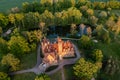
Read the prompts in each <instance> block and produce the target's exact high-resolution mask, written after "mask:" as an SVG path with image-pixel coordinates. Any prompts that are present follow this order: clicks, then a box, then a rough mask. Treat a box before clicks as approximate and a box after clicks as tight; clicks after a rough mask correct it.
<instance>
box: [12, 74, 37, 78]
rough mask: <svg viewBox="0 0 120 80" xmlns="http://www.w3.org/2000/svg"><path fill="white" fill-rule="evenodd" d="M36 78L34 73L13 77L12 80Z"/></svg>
mask: <svg viewBox="0 0 120 80" xmlns="http://www.w3.org/2000/svg"><path fill="white" fill-rule="evenodd" d="M35 77H36V75H35V74H34V73H24V74H17V75H14V76H12V80H34V79H35Z"/></svg>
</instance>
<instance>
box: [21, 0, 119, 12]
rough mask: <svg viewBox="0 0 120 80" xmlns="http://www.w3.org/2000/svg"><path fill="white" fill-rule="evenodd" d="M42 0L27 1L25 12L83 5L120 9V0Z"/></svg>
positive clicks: (104, 8) (95, 7)
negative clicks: (92, 0) (38, 0)
mask: <svg viewBox="0 0 120 80" xmlns="http://www.w3.org/2000/svg"><path fill="white" fill-rule="evenodd" d="M53 1H54V0H45V1H44V0H41V1H40V3H38V2H33V3H28V2H25V3H23V5H22V11H23V12H39V13H43V12H44V11H45V10H49V11H50V12H53V13H54V12H58V11H62V10H66V9H68V8H70V7H73V6H74V7H76V8H77V9H79V8H80V7H81V6H87V7H89V8H92V9H103V10H107V9H120V1H117V0H115V1H114V0H110V1H107V2H105V1H94V2H91V1H89V0H55V2H53Z"/></svg>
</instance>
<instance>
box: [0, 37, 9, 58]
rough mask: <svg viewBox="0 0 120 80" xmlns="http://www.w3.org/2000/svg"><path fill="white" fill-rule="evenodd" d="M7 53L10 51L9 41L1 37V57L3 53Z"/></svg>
mask: <svg viewBox="0 0 120 80" xmlns="http://www.w3.org/2000/svg"><path fill="white" fill-rule="evenodd" d="M7 53H8V45H7V41H5V40H4V39H2V38H0V59H1V58H2V56H3V55H5V54H7Z"/></svg>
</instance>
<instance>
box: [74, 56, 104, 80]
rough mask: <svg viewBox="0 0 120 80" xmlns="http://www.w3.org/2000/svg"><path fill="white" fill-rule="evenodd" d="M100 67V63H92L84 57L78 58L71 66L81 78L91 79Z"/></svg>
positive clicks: (83, 79) (84, 79)
mask: <svg viewBox="0 0 120 80" xmlns="http://www.w3.org/2000/svg"><path fill="white" fill-rule="evenodd" d="M101 67H102V63H95V64H94V63H92V62H90V61H86V60H85V59H84V58H80V59H79V60H78V62H77V63H76V64H75V66H74V67H73V69H74V73H75V75H76V76H77V77H79V78H80V79H82V80H91V79H92V78H93V77H96V76H95V75H96V74H97V72H98V71H99V70H100V68H101Z"/></svg>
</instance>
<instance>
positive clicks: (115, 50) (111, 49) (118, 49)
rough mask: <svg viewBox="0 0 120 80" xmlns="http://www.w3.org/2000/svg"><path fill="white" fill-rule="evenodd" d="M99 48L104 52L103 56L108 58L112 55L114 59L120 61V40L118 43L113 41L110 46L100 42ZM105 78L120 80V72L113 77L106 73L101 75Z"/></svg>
mask: <svg viewBox="0 0 120 80" xmlns="http://www.w3.org/2000/svg"><path fill="white" fill-rule="evenodd" d="M97 47H98V48H99V49H101V50H102V51H103V54H104V55H106V56H110V55H112V56H113V57H114V58H118V59H119V60H120V39H119V42H118V41H113V42H111V43H110V44H104V43H101V42H99V43H98V44H97ZM119 65H120V64H119ZM100 75H101V76H102V77H103V78H105V77H106V78H109V80H120V76H119V75H120V72H118V73H115V74H114V75H113V76H111V75H106V74H104V73H101V74H100ZM105 80H106V79H105Z"/></svg>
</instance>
